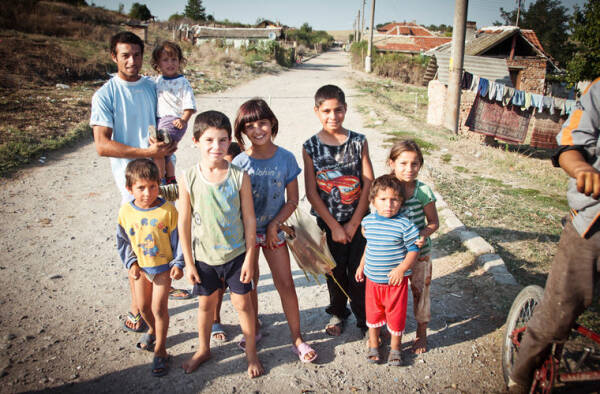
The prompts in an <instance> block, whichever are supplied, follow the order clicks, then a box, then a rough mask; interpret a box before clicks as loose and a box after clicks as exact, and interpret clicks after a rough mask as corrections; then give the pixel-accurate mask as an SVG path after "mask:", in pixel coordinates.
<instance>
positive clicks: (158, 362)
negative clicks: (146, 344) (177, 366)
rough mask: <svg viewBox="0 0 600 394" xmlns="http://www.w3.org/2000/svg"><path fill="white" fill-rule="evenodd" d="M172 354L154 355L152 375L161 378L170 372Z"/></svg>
mask: <svg viewBox="0 0 600 394" xmlns="http://www.w3.org/2000/svg"><path fill="white" fill-rule="evenodd" d="M170 359H171V356H167V357H154V359H153V360H152V376H154V377H157V378H160V377H161V376H165V375H166V374H168V373H169V360H170Z"/></svg>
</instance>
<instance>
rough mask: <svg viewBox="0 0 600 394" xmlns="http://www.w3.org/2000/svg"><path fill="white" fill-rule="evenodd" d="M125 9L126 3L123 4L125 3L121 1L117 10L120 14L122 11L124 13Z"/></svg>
mask: <svg viewBox="0 0 600 394" xmlns="http://www.w3.org/2000/svg"><path fill="white" fill-rule="evenodd" d="M123 11H125V4H123V3H119V8H118V9H117V12H118V13H119V14H122V13H123Z"/></svg>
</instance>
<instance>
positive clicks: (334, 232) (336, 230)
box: [331, 223, 349, 244]
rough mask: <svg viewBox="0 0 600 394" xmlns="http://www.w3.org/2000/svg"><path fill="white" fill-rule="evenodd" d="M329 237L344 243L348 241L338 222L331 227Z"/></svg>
mask: <svg viewBox="0 0 600 394" xmlns="http://www.w3.org/2000/svg"><path fill="white" fill-rule="evenodd" d="M331 239H333V240H334V241H335V242H339V243H341V244H346V243H348V242H349V241H348V234H346V230H345V229H344V227H342V226H341V225H340V224H339V223H338V224H337V225H336V226H335V227H333V228H332V229H331Z"/></svg>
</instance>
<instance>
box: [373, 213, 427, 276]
mask: <svg viewBox="0 0 600 394" xmlns="http://www.w3.org/2000/svg"><path fill="white" fill-rule="evenodd" d="M361 224H362V226H363V232H364V235H365V238H366V239H367V248H366V251H365V275H366V277H367V278H369V280H371V281H373V282H375V283H383V284H387V283H388V274H389V273H390V272H391V271H392V270H393V269H394V268H396V267H397V266H398V265H400V264H401V263H402V261H404V258H405V257H406V254H407V253H408V252H409V251H418V250H419V248H418V247H417V246H416V245H415V241H417V240H418V239H419V230H417V228H416V227H415V225H414V224H413V223H412V222H411V221H410V220H409V219H408V218H407V217H406V216H404V215H402V214H400V213H399V214H397V215H396V216H393V217H391V218H386V217H384V216H380V215H379V214H378V213H377V212H374V213H371V214H369V215H367V216H365V218H364V219H363V220H362V222H361ZM410 274H411V271H410V270H408V271H406V272H405V274H404V275H405V276H408V275H410Z"/></svg>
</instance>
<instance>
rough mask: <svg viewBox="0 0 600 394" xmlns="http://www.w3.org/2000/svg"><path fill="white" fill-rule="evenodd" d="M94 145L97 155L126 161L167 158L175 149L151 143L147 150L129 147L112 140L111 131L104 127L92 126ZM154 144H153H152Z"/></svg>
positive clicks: (172, 145)
mask: <svg viewBox="0 0 600 394" xmlns="http://www.w3.org/2000/svg"><path fill="white" fill-rule="evenodd" d="M93 131H94V143H95V145H96V152H98V155H100V156H105V157H119V158H127V159H137V158H147V157H164V156H169V155H171V154H172V153H173V152H175V149H176V148H177V146H176V145H174V144H172V143H171V144H165V143H163V142H155V141H151V143H150V146H148V148H138V147H135V146H129V145H125V144H122V143H120V142H117V141H113V140H112V133H113V130H112V129H111V128H110V127H106V126H94V127H93ZM152 142H154V143H152Z"/></svg>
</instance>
